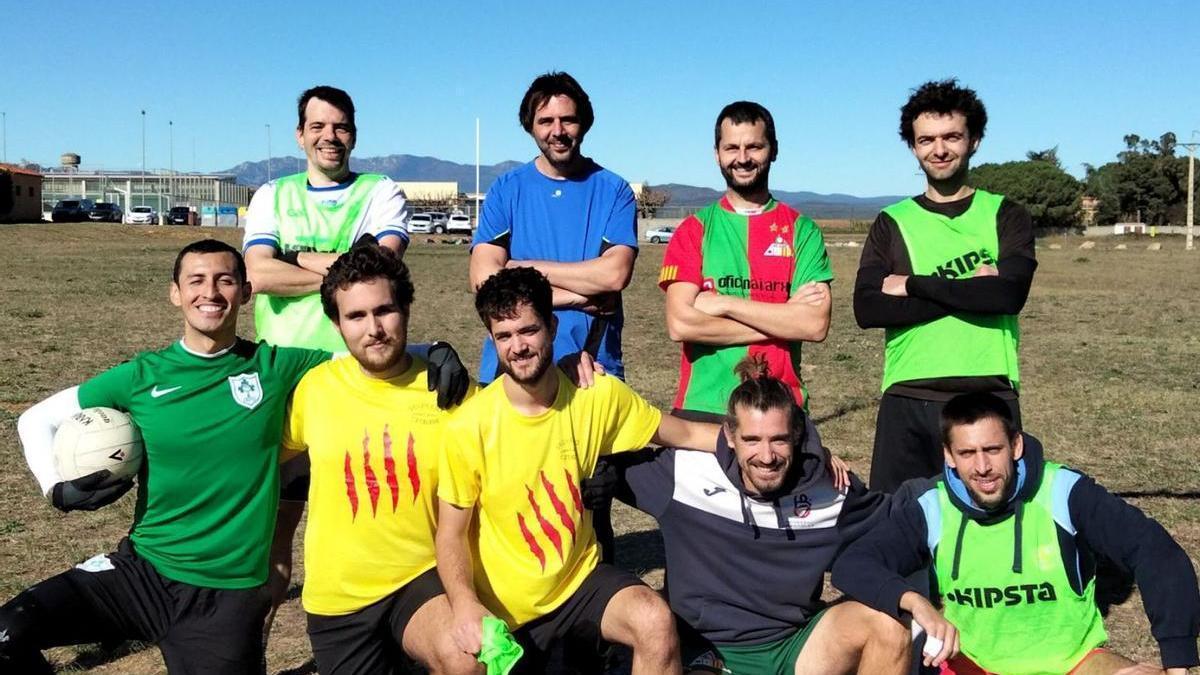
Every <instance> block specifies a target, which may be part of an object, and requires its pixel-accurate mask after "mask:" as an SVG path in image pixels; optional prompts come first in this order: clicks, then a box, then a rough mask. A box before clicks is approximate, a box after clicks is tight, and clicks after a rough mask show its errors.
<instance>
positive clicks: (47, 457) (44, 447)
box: [17, 387, 82, 496]
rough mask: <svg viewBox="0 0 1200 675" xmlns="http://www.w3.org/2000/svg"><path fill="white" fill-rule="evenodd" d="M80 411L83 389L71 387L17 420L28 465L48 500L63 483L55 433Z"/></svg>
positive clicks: (24, 413)
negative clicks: (55, 453)
mask: <svg viewBox="0 0 1200 675" xmlns="http://www.w3.org/2000/svg"><path fill="white" fill-rule="evenodd" d="M80 410H82V408H80V407H79V387H71V388H70V389H64V390H62V391H60V392H58V393H57V394H55V395H53V396H51V397H50V398H47V399H44V400H43V401H41V402H39V403H36V404H34V406H33V407H32V408H30V409H29V410H26V411H25V412H23V413H21V416H20V417H19V418H17V436H19V437H20V439H21V447H22V448H24V450H25V463H26V464H28V465H29V470H30V471H32V472H33V476H34V478H36V479H37V482H38V485H39V486H40V487H41V488H42V494H44V495H46V496H49V495H50V489H51V488H53V487H54V484H55V483H58V482H60V481H61V480H62V479H61V478H60V477H59V475H58V470H57V469H56V468H55V467H54V452H53V450H54V433H55V432H56V431H58V425H60V424H62V423H63V420H65V419H67V418H68V417H70V416H71V415H74V414H75V413H77V412H79V411H80Z"/></svg>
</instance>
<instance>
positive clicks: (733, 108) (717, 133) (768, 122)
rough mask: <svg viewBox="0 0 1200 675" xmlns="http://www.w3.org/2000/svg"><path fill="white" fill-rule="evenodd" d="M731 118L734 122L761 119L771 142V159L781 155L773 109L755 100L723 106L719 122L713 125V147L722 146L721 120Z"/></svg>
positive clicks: (718, 117)
mask: <svg viewBox="0 0 1200 675" xmlns="http://www.w3.org/2000/svg"><path fill="white" fill-rule="evenodd" d="M725 120H729V121H730V122H732V123H734V124H754V123H755V122H758V121H759V120H761V121H762V123H763V126H764V127H766V129H765V131H766V134H767V142H768V143H770V144H771V160H772V161H774V160H775V158H776V157H778V156H779V140H778V139H776V138H775V118H774V117H772V116H771V111H770V110H767V109H766V107H765V106H763V105H762V104H761V103H755V102H754V101H734V102H733V103H730V104H729V105H727V106H725V107H724V108H721V112H720V113H719V114H718V115H717V123H716V124H715V125H714V126H713V147H714V148H719V147H720V146H721V122H724V121H725Z"/></svg>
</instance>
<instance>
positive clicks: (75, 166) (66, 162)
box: [58, 152, 79, 172]
mask: <svg viewBox="0 0 1200 675" xmlns="http://www.w3.org/2000/svg"><path fill="white" fill-rule="evenodd" d="M58 163H59V165H60V166H62V168H63V171H75V172H78V171H79V155H77V154H75V153H73V152H64V153H63V154H61V155H59V156H58Z"/></svg>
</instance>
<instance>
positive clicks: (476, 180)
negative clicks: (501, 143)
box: [475, 117, 480, 227]
mask: <svg viewBox="0 0 1200 675" xmlns="http://www.w3.org/2000/svg"><path fill="white" fill-rule="evenodd" d="M479 215H480V214H479V118H478V117H476V118H475V227H479Z"/></svg>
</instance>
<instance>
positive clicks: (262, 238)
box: [242, 181, 279, 253]
mask: <svg viewBox="0 0 1200 675" xmlns="http://www.w3.org/2000/svg"><path fill="white" fill-rule="evenodd" d="M257 244H266V245H268V246H274V247H275V249H276V250H278V249H279V223H277V222H275V182H274V181H272V182H270V183H265V184H264V185H262V187H260V188H258V190H256V191H255V192H254V197H253V198H251V199H250V206H249V207H247V208H246V234H245V236H244V237H243V238H242V252H243V253H245V251H246V249H248V248H250V247H251V246H255V245H257Z"/></svg>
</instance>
